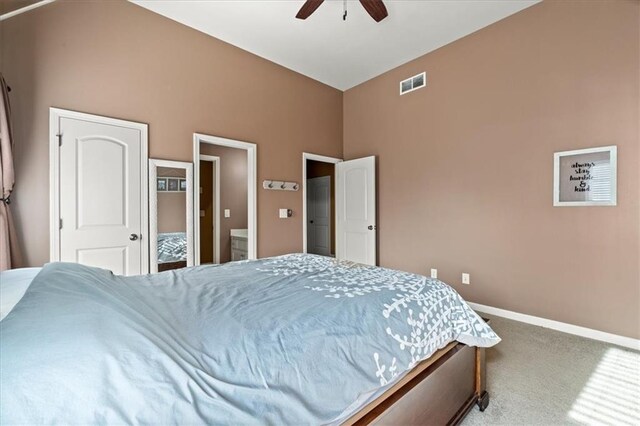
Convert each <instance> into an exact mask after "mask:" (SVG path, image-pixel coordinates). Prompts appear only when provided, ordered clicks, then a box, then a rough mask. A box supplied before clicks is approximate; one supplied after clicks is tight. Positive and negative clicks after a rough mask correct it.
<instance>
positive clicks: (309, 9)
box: [296, 0, 324, 19]
mask: <svg viewBox="0 0 640 426" xmlns="http://www.w3.org/2000/svg"><path fill="white" fill-rule="evenodd" d="M323 1H324V0H307V1H306V2H304V4H303V5H302V7H301V8H300V10H299V11H298V14H297V15H296V18H298V19H307V18H308V17H309V16H311V14H312V13H313V12H315V11H316V9H317V8H318V7H319V6H320V5H321V4H322V2H323Z"/></svg>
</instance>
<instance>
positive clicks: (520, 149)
mask: <svg viewBox="0 0 640 426" xmlns="http://www.w3.org/2000/svg"><path fill="white" fill-rule="evenodd" d="M639 8H640V3H639V2H637V1H631V0H620V1H604V2H598V1H580V2H571V1H561V2H555V1H545V2H543V3H541V4H538V5H536V6H533V7H531V8H529V9H526V10H525V11H523V12H521V13H518V14H516V15H514V16H512V17H509V18H508V19H505V20H503V21H500V22H498V23H496V24H494V25H492V26H490V27H488V28H485V29H483V30H481V31H479V32H477V33H475V34H472V35H470V36H468V37H466V38H464V39H461V40H459V41H456V42H454V43H452V44H450V45H448V46H446V47H444V48H442V49H439V50H437V51H435V52H432V53H431V54H428V55H426V56H423V57H421V58H418V59H416V60H414V61H412V62H410V63H408V64H406V65H404V66H401V67H399V68H397V69H394V70H392V71H390V72H388V73H386V74H384V75H382V76H380V77H378V78H375V79H373V80H371V81H369V82H366V83H364V84H362V85H360V86H357V87H355V88H354V89H352V90H349V91H347V92H346V93H345V95H344V114H345V115H344V155H345V158H346V159H350V158H355V157H361V156H365V155H372V154H374V155H377V156H378V164H379V180H378V182H379V188H378V190H379V198H378V202H379V225H380V226H379V238H380V261H381V264H382V265H385V266H390V267H394V268H399V269H404V270H409V271H415V272H419V273H423V274H424V273H427V271H428V268H430V267H436V268H438V270H439V274H440V277H441V278H442V279H443V280H444V281H446V282H448V283H450V284H452V285H453V287H455V288H456V289H457V290H458V291H459V292H460V293H461V294H462V295H463V297H465V298H466V299H467V300H469V301H474V302H478V303H482V304H486V305H490V306H495V307H499V308H504V309H509V310H513V311H516V312H522V313H526V314H531V315H536V316H541V317H544V318H550V319H554V320H559V321H564V322H568V323H572V324H577V325H581V326H585V327H591V328H595V329H598V330H603V331H607V332H612V333H616V334H621V335H624V336H629V337H634V338H638V337H640V294H639V292H640V271H639V265H640V248H639V244H640V208H639V198H640V167H638V166H639V163H640V141H639V131H640V128H639V117H640V109H639V101H640V99H639V89H640V84H639V78H640V66H639V60H640V58H639V51H640V49H639V48H640V46H639V36H640V34H639V30H638V28H639V22H640V11H639ZM425 70H426V71H427V87H426V88H425V89H422V90H419V91H417V92H414V93H411V94H408V95H405V96H399V95H398V82H399V81H400V80H402V79H404V78H407V77H410V76H412V75H415V74H417V73H419V72H421V71H425ZM612 144H615V145H617V146H618V206H617V207H582V208H568V207H563V208H560V207H556V208H554V207H553V206H552V187H553V153H554V152H555V151H561V150H570V149H577V148H586V147H594V146H604V145H612ZM462 272H469V273H470V274H471V285H470V286H463V285H461V284H460V275H461V273H462Z"/></svg>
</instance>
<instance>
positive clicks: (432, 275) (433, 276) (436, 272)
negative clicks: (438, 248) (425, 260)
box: [431, 268, 438, 278]
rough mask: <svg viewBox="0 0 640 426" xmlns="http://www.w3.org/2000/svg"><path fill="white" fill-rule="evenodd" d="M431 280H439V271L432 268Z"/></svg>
mask: <svg viewBox="0 0 640 426" xmlns="http://www.w3.org/2000/svg"><path fill="white" fill-rule="evenodd" d="M431 278H438V270H437V269H434V268H431Z"/></svg>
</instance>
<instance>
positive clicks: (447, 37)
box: [131, 0, 539, 90]
mask: <svg viewBox="0 0 640 426" xmlns="http://www.w3.org/2000/svg"><path fill="white" fill-rule="evenodd" d="M131 1H132V2H133V3H136V4H138V5H140V6H142V7H145V8H147V9H149V10H151V11H153V12H156V13H159V14H161V15H164V16H166V17H168V18H170V19H173V20H175V21H178V22H180V23H182V24H185V25H188V26H189V27H192V28H195V29H197V30H199V31H202V32H204V33H207V34H209V35H212V36H213V37H216V38H218V39H221V40H224V41H226V42H227V43H230V44H233V45H235V46H238V47H240V48H242V49H244V50H247V51H249V52H252V53H254V54H256V55H258V56H261V57H263V58H266V59H268V60H270V61H273V62H275V63H277V64H280V65H282V66H284V67H287V68H290V69H292V70H294V71H297V72H299V73H301V74H304V75H306V76H309V77H311V78H313V79H316V80H318V81H321V82H323V83H325V84H328V85H329V86H333V87H335V88H337V89H340V90H347V89H350V88H351V87H353V86H356V85H358V84H360V83H363V82H365V81H367V80H369V79H371V78H373V77H376V76H378V75H380V74H382V73H384V72H386V71H389V70H390V69H393V68H395V67H397V66H399V65H401V64H403V63H405V62H408V61H410V60H412V59H415V58H417V57H419V56H422V55H424V54H425V53H428V52H431V51H433V50H435V49H437V48H439V47H442V46H444V45H445V44H448V43H451V42H452V41H454V40H457V39H459V38H461V37H464V36H466V35H467V34H471V33H472V32H474V31H477V30H479V29H480V28H483V27H486V26H487V25H490V24H492V23H494V22H496V21H499V20H500V19H503V18H505V17H507V16H509V15H511V14H513V13H516V12H518V11H520V10H522V9H525V8H527V7H529V6H531V5H533V4H535V3H537V2H538V1H539V0H386V1H385V4H386V6H387V10H388V11H389V16H388V17H387V18H386V19H384V20H383V21H382V22H380V23H376V22H375V21H374V20H373V19H371V17H370V16H369V15H368V14H367V13H366V12H365V10H364V8H363V7H362V6H361V5H360V3H359V2H358V1H356V0H349V1H348V5H347V10H348V16H347V20H346V22H345V21H343V20H342V10H343V1H342V0H326V1H325V2H324V3H323V4H322V5H321V6H320V7H319V8H318V10H316V12H315V13H314V14H313V15H311V16H310V17H309V18H308V19H307V20H305V21H302V20H299V19H296V18H295V15H296V13H297V12H298V9H300V7H301V6H302V4H303V3H304V1H303V0H278V1H276V0H208V1H203V0H142V1H138V0H131Z"/></svg>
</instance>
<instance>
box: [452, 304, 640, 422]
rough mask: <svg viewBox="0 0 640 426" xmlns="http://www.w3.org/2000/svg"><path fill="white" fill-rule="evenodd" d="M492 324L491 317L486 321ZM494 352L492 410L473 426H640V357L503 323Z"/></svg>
mask: <svg viewBox="0 0 640 426" xmlns="http://www.w3.org/2000/svg"><path fill="white" fill-rule="evenodd" d="M483 316H486V315H483ZM491 320H492V321H491V326H492V327H493V329H494V330H495V331H496V333H498V335H500V337H502V342H500V343H499V344H498V345H497V346H495V347H494V348H491V349H489V350H488V351H487V379H488V383H487V387H488V389H487V390H488V391H489V393H490V395H491V402H490V404H489V407H488V408H487V409H486V411H485V412H483V413H481V412H480V411H479V410H478V408H477V407H474V408H473V410H472V411H471V412H470V413H469V415H468V416H467V418H466V419H465V420H464V422H463V423H462V424H463V425H465V426H470V425H566V424H569V425H580V424H582V425H584V424H615V425H640V353H638V352H635V351H632V350H630V349H626V348H622V347H618V346H614V345H609V344H606V343H602V342H598V341H595V340H590V339H585V338H582V337H578V336H573V335H571V334H565V333H561V332H558V331H554V330H549V329H546V328H542V327H536V326H532V325H528V324H524V323H520V322H516V321H511V320H507V319H504V318H499V317H491Z"/></svg>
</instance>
